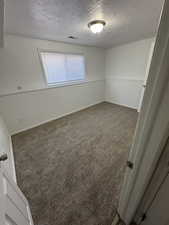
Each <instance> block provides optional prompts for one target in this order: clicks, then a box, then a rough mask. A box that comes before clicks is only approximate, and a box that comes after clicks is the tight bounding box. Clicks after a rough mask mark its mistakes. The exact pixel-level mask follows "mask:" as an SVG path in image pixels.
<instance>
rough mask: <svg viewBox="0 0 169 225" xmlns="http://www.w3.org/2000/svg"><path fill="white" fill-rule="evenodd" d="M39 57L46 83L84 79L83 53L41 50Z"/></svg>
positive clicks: (55, 83)
mask: <svg viewBox="0 0 169 225" xmlns="http://www.w3.org/2000/svg"><path fill="white" fill-rule="evenodd" d="M40 54H41V59H42V64H43V68H44V71H45V76H46V80H47V84H48V85H57V84H65V83H72V82H74V81H82V80H84V79H85V65H84V64H85V59H84V56H83V55H75V54H62V53H55V52H41V53H40Z"/></svg>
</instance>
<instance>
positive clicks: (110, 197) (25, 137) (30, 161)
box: [12, 103, 137, 225]
mask: <svg viewBox="0 0 169 225" xmlns="http://www.w3.org/2000/svg"><path fill="white" fill-rule="evenodd" d="M136 120H137V112H136V111H135V110H132V109H129V108H126V107H122V106H118V105H114V104H110V103H101V104H98V105H95V106H92V107H90V108H88V109H85V110H82V111H80V112H77V113H73V114H71V115H69V116H66V117H63V118H61V119H58V120H55V121H52V122H49V123H46V124H44V125H41V126H39V127H36V128H33V129H30V130H28V131H25V132H22V133H19V134H17V135H14V136H13V137H12V140H13V144H14V153H15V159H16V171H17V178H18V184H19V186H20V187H21V189H22V191H23V192H24V193H25V195H26V197H27V198H28V200H29V202H30V205H31V211H32V214H33V219H34V223H35V225H109V224H111V221H112V217H113V214H114V209H115V207H116V206H117V204H118V199H119V192H120V186H121V183H122V180H123V175H124V167H125V162H126V160H127V155H128V152H129V149H130V146H131V142H132V137H133V133H134V129H135V125H136Z"/></svg>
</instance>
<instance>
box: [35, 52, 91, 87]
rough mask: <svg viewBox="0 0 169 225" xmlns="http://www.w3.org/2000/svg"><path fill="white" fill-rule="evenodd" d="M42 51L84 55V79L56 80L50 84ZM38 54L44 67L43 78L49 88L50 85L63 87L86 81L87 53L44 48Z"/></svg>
mask: <svg viewBox="0 0 169 225" xmlns="http://www.w3.org/2000/svg"><path fill="white" fill-rule="evenodd" d="M41 53H56V54H65V55H80V56H83V57H84V75H85V76H84V79H79V80H72V81H65V82H56V83H52V84H49V83H48V80H47V75H46V72H45V67H44V64H43V60H42V55H41ZM38 55H39V59H40V64H41V68H42V73H43V79H44V81H45V85H46V87H47V88H50V87H62V86H72V85H77V84H82V83H86V82H87V80H86V58H85V55H84V54H83V53H81V52H78V53H72V52H61V51H52V50H43V49H38Z"/></svg>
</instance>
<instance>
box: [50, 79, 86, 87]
mask: <svg viewBox="0 0 169 225" xmlns="http://www.w3.org/2000/svg"><path fill="white" fill-rule="evenodd" d="M88 82H89V81H87V80H78V81H69V82H61V83H54V84H47V88H54V87H65V86H73V85H79V84H84V83H88Z"/></svg>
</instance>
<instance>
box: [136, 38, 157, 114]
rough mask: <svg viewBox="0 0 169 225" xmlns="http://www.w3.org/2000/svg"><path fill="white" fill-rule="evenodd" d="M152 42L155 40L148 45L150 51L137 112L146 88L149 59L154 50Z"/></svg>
mask: <svg viewBox="0 0 169 225" xmlns="http://www.w3.org/2000/svg"><path fill="white" fill-rule="evenodd" d="M154 44H155V41H153V42H152V44H151V47H150V52H149V57H148V62H147V67H146V74H145V78H144V82H143V85H142V90H141V96H140V102H139V106H138V109H137V111H138V112H140V110H141V106H142V101H143V97H144V92H145V88H146V84H147V79H148V74H149V69H150V64H151V59H152V56H153V51H154Z"/></svg>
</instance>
